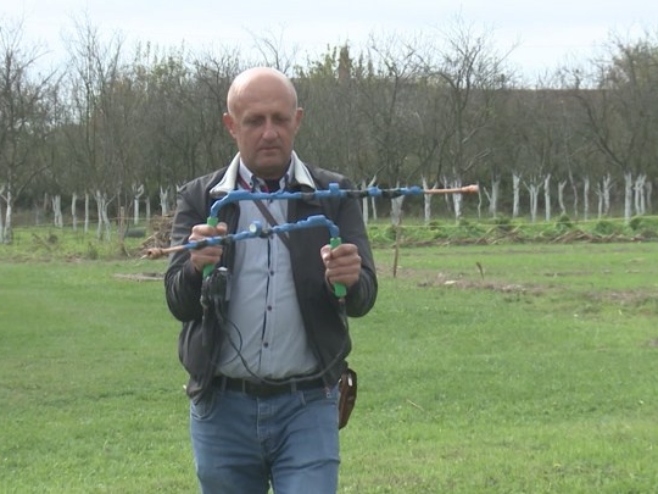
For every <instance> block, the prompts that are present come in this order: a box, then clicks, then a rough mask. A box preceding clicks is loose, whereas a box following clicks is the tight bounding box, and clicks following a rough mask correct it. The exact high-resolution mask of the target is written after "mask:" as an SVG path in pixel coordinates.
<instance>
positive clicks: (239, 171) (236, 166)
mask: <svg viewBox="0 0 658 494" xmlns="http://www.w3.org/2000/svg"><path fill="white" fill-rule="evenodd" d="M238 176H240V177H242V179H243V180H244V181H245V182H246V183H248V184H250V185H252V186H253V181H252V173H251V172H250V171H249V169H248V168H247V167H246V166H245V165H244V163H242V159H240V153H238V154H236V155H235V157H234V158H233V160H232V161H231V163H230V164H229V165H228V168H227V169H226V173H225V174H224V177H223V178H222V179H221V180H220V181H219V183H218V184H217V185H215V186H214V187H213V188H212V189H211V190H210V195H211V196H212V197H219V196H222V195H224V194H228V193H229V192H231V191H232V190H234V189H235V187H236V185H237V183H238ZM286 176H287V181H288V183H290V182H293V181H294V182H295V183H297V184H300V185H304V186H306V187H310V188H311V189H313V190H315V183H314V182H313V177H312V176H311V172H310V171H309V170H308V167H307V166H306V164H305V163H304V162H303V161H302V160H300V159H299V157H298V156H297V153H295V152H294V151H293V152H292V155H291V159H290V166H289V167H288V171H287V172H286Z"/></svg>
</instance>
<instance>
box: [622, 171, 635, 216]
mask: <svg viewBox="0 0 658 494" xmlns="http://www.w3.org/2000/svg"><path fill="white" fill-rule="evenodd" d="M632 215H633V174H632V173H631V172H629V171H627V172H624V223H626V224H628V223H629V222H630V221H631V216H632Z"/></svg>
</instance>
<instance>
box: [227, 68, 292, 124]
mask: <svg viewBox="0 0 658 494" xmlns="http://www.w3.org/2000/svg"><path fill="white" fill-rule="evenodd" d="M272 93H274V94H275V97H277V98H288V99H289V101H290V104H291V107H292V108H297V91H296V90H295V86H293V84H292V82H291V81H290V79H288V77H286V75H285V74H283V73H282V72H279V71H278V70H276V69H273V68H270V67H254V68H251V69H247V70H245V71H244V72H241V73H240V74H239V75H238V76H237V77H236V78H235V79H234V80H233V83H231V87H229V90H228V95H227V97H226V107H227V109H228V112H229V113H230V114H231V115H235V114H236V112H239V111H240V109H241V107H242V106H243V100H245V99H248V98H249V97H250V96H253V95H254V94H256V95H258V96H259V97H261V98H262V97H263V96H265V95H267V94H270V95H271V94H272Z"/></svg>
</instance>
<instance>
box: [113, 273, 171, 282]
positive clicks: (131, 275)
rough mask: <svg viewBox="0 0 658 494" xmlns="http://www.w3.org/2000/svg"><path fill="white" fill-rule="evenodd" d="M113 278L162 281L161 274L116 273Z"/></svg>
mask: <svg viewBox="0 0 658 494" xmlns="http://www.w3.org/2000/svg"><path fill="white" fill-rule="evenodd" d="M114 277H115V278H120V279H122V280H129V281H162V280H164V274H163V273H117V274H115V275H114Z"/></svg>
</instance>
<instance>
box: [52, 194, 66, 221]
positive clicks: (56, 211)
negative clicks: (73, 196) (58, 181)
mask: <svg viewBox="0 0 658 494" xmlns="http://www.w3.org/2000/svg"><path fill="white" fill-rule="evenodd" d="M50 202H51V204H52V208H53V225H55V227H56V228H63V227H64V217H63V215H62V196H61V195H59V194H55V195H54V196H52V197H51V198H50Z"/></svg>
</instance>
